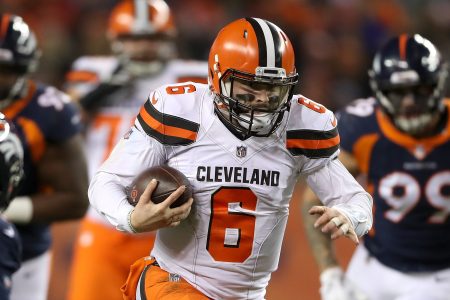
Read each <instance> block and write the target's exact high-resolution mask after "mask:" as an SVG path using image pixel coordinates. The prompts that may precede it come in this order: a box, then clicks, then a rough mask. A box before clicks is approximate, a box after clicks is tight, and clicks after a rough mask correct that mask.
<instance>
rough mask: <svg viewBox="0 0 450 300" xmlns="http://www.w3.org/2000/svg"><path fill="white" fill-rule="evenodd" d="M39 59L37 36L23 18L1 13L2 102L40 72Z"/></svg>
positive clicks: (0, 73) (0, 59)
mask: <svg viewBox="0 0 450 300" xmlns="http://www.w3.org/2000/svg"><path fill="white" fill-rule="evenodd" d="M39 56H40V51H39V49H38V46H37V41H36V37H35V35H34V33H33V32H32V31H31V29H30V27H29V26H28V25H27V23H25V22H24V21H23V19H22V18H21V17H19V16H15V15H10V14H0V75H1V76H2V77H1V78H2V80H1V82H0V100H4V99H11V98H13V97H15V96H17V95H18V94H19V93H20V92H21V90H22V89H23V87H24V77H25V75H26V74H28V73H29V72H32V71H34V70H35V69H36V67H37V63H38V59H39ZM3 106H5V105H3Z"/></svg>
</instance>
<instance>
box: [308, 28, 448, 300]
mask: <svg viewBox="0 0 450 300" xmlns="http://www.w3.org/2000/svg"><path fill="white" fill-rule="evenodd" d="M447 72H448V71H447V65H446V64H445V63H444V61H443V58H442V57H441V55H440V53H439V51H438V50H437V49H436V47H435V46H434V45H433V44H432V43H431V42H430V41H429V40H427V39H426V38H424V37H423V36H421V35H419V34H414V35H406V34H403V35H400V36H398V37H395V38H393V39H391V40H390V41H388V42H387V44H386V45H385V46H384V47H382V48H381V49H380V50H379V51H378V52H377V53H376V55H375V57H374V59H373V65H372V69H371V70H370V71H369V76H370V85H371V87H372V89H373V92H374V97H373V98H368V99H364V100H357V101H355V102H354V103H352V104H350V105H349V106H347V107H346V108H344V109H343V110H342V111H341V112H340V113H339V114H338V116H339V117H338V119H339V125H338V128H339V132H340V135H341V145H342V151H341V154H340V159H341V161H342V162H343V164H344V165H345V166H346V167H347V168H348V169H349V170H350V172H352V173H353V174H355V175H356V174H362V180H364V181H366V182H367V187H368V189H369V191H370V192H371V193H372V196H373V198H374V208H375V210H374V227H373V230H372V231H371V232H370V233H369V234H368V235H367V236H366V238H365V239H364V244H363V245H360V246H359V247H358V248H357V250H356V252H355V253H354V255H353V258H352V260H351V262H350V265H349V267H348V270H347V274H346V276H345V277H344V275H343V271H342V269H341V268H340V267H339V266H338V263H337V262H336V259H335V257H334V253H333V251H332V249H331V242H330V241H329V240H328V239H327V238H326V237H324V236H320V233H318V232H316V231H315V230H314V229H313V227H312V224H313V222H314V220H313V219H311V218H309V217H308V216H307V215H306V214H305V216H304V217H305V220H306V227H307V232H308V234H309V239H310V242H311V243H310V244H311V247H312V249H313V252H314V254H315V258H316V260H317V263H318V265H319V268H320V271H321V276H320V281H321V285H322V287H321V290H320V292H321V295H322V299H323V300H330V299H360V298H358V297H356V296H351V293H353V292H355V291H356V290H359V291H360V292H362V293H363V295H365V296H366V297H367V296H368V297H369V299H371V300H390V299H396V300H399V299H408V300H411V299H417V300H418V299H427V300H438V299H442V300H443V299H449V295H450V239H449V238H448V230H449V229H450V220H449V218H448V216H449V213H450V201H449V200H450V196H449V195H450V194H449V190H448V187H449V186H450V164H449V161H448V153H449V151H450V121H449V109H450V103H449V102H448V101H446V100H444V86H445V81H446V78H447ZM314 198H315V196H314V194H313V193H312V192H311V191H307V192H306V194H305V197H304V200H305V204H304V205H305V208H306V209H305V211H306V210H308V209H309V207H310V206H313V205H316V203H317V200H314ZM338 295H340V296H338ZM366 297H363V298H361V299H366Z"/></svg>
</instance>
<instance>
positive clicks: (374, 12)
mask: <svg viewBox="0 0 450 300" xmlns="http://www.w3.org/2000/svg"><path fill="white" fill-rule="evenodd" d="M166 1H167V2H168V4H169V5H170V7H171V8H172V11H173V13H174V15H175V21H176V24H177V25H178V30H179V46H180V56H181V57H183V58H195V59H206V58H207V55H208V51H209V46H210V44H211V42H212V41H213V39H214V37H215V35H216V33H217V31H218V29H219V28H221V27H222V26H224V25H225V24H227V23H228V22H230V21H231V20H233V19H236V18H240V17H245V16H253V17H261V18H265V19H267V20H270V21H273V22H274V23H276V24H277V25H279V26H280V27H281V28H282V29H283V30H284V31H285V32H286V33H287V34H288V36H289V37H290V38H291V40H292V42H293V44H294V46H295V50H296V56H297V69H298V71H299V74H300V82H299V86H298V91H299V92H300V93H302V94H304V95H305V96H307V97H309V98H311V99H314V100H316V101H318V102H320V103H322V104H324V105H326V106H327V107H329V108H330V109H332V110H336V109H338V108H340V107H342V106H343V105H345V104H347V103H348V102H349V101H351V100H352V99H355V98H359V97H367V96H368V95H370V90H369V87H368V84H367V69H368V68H369V65H370V61H371V59H372V56H373V54H374V52H375V51H376V49H377V48H378V47H379V46H380V45H381V44H382V43H383V42H384V41H386V39H387V38H389V37H391V36H393V35H397V34H400V33H404V32H405V33H414V32H417V33H421V34H423V35H424V36H425V37H428V38H429V39H430V40H431V41H432V42H434V43H435V44H436V45H437V46H438V48H439V49H441V52H442V54H443V55H444V57H446V58H447V60H448V59H449V50H450V1H448V0H428V1H424V0H397V1H394V0H365V1H362V0H276V1H274V0H222V1H219V0H185V1H176V0H166ZM116 3H117V0H95V1H92V0H34V1H30V0H1V1H0V12H9V13H14V14H18V15H21V16H22V17H24V19H25V21H26V22H27V23H28V24H30V25H31V27H32V28H33V29H34V30H35V32H36V33H37V36H38V40H39V44H40V47H41V49H42V51H43V56H42V58H41V62H40V68H39V70H38V72H37V73H36V74H35V75H34V77H35V78H37V79H39V80H42V81H44V82H47V83H50V84H53V85H55V86H57V87H61V86H62V84H63V82H64V74H65V73H66V72H67V70H68V68H69V67H70V64H71V62H72V61H73V60H74V59H75V58H77V57H78V56H80V55H96V54H108V53H109V44H108V41H107V39H106V37H105V31H106V24H107V19H108V14H109V11H110V8H111V7H112V6H113V5H115V4H116ZM448 94H449V91H447V95H448ZM300 189H301V187H298V188H297V190H296V194H295V195H294V198H299V196H298V192H299V190H300ZM299 210H300V208H299V201H298V200H295V201H292V208H291V216H290V219H289V223H288V228H287V234H286V236H285V239H284V246H283V250H282V255H281V258H280V265H279V270H278V271H277V272H275V273H274V274H273V276H272V280H271V282H270V284H269V289H268V294H267V298H268V299H307V300H316V299H319V297H318V288H319V280H318V271H317V268H316V267H315V264H314V262H313V257H312V254H311V252H310V251H309V249H308V246H307V242H306V238H305V234H304V231H303V226H302V222H301V216H300V211H299ZM76 228H77V222H65V223H59V224H57V225H54V226H53V234H54V238H55V240H54V246H53V256H54V263H53V275H52V280H51V284H50V291H49V300H61V299H64V293H65V290H66V276H67V274H68V271H69V270H68V268H69V264H70V259H71V255H72V251H71V248H72V244H73V238H74V232H75V231H76ZM352 250H353V245H352V244H351V243H350V242H348V241H339V242H338V243H337V251H338V254H339V256H340V260H341V262H342V263H343V265H346V264H347V262H348V260H349V258H350V255H351V252H352ZM111 263H113V262H111ZM99 288H101V287H99Z"/></svg>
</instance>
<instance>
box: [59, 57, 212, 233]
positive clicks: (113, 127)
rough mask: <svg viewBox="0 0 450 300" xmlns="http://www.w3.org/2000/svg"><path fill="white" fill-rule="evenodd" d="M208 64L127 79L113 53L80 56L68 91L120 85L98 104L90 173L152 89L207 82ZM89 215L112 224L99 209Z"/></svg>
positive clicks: (89, 139)
mask: <svg viewBox="0 0 450 300" xmlns="http://www.w3.org/2000/svg"><path fill="white" fill-rule="evenodd" d="M207 72H208V65H207V63H206V62H199V61H191V60H189V61H188V60H172V61H169V62H168V63H167V64H166V65H165V66H164V68H163V69H162V70H161V71H160V72H159V73H157V74H154V75H152V76H142V77H138V78H134V79H132V80H127V81H126V83H122V82H119V83H118V82H117V81H124V78H123V76H126V74H127V73H126V72H121V65H120V63H119V61H118V59H117V58H115V57H111V56H86V57H81V58H79V59H77V60H76V61H75V62H74V63H73V66H72V70H71V72H70V73H69V75H68V79H69V80H68V83H67V84H66V90H67V91H68V92H69V93H70V94H72V95H75V97H76V98H82V97H84V96H86V95H87V94H88V93H91V92H93V91H95V90H96V89H101V88H102V87H101V84H105V83H106V84H111V85H114V84H119V85H120V87H118V88H116V89H114V90H113V91H111V92H108V93H107V94H106V95H102V96H101V97H100V99H95V101H99V102H100V103H99V104H95V108H94V109H93V110H94V112H93V113H92V115H93V118H92V119H90V120H89V122H88V124H87V127H86V131H85V153H86V157H87V158H88V161H87V163H88V174H89V178H92V176H93V175H94V173H95V171H97V169H98V168H99V167H100V165H101V164H102V163H103V161H104V160H105V159H106V158H107V157H108V156H109V153H110V152H111V150H112V148H113V147H114V145H115V144H116V143H117V142H118V141H119V140H120V138H121V137H122V136H123V135H124V134H125V133H126V132H127V131H128V130H129V129H130V126H131V125H132V124H133V123H134V120H135V119H136V115H137V113H138V112H139V108H140V107H141V106H142V104H143V103H144V102H145V100H146V99H147V98H148V95H149V92H150V91H151V90H153V89H155V88H157V87H159V86H161V85H162V84H164V83H168V82H183V81H186V80H194V79H199V80H203V82H206V80H207V74H208V73H207ZM88 217H90V218H93V219H95V220H97V221H99V222H103V223H104V224H106V225H108V226H110V224H109V222H107V221H106V220H105V219H104V218H103V217H101V216H100V215H99V214H98V213H97V212H96V211H95V209H92V208H89V210H88Z"/></svg>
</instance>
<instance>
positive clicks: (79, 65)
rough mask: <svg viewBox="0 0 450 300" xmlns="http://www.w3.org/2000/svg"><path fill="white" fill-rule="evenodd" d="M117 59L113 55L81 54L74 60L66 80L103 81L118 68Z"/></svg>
mask: <svg viewBox="0 0 450 300" xmlns="http://www.w3.org/2000/svg"><path fill="white" fill-rule="evenodd" d="M118 66H119V61H118V59H117V58H115V57H113V56H82V57H80V58H78V59H77V60H75V61H74V63H73V64H72V68H71V70H70V72H69V73H68V74H67V80H68V81H85V82H86V81H88V82H92V81H100V82H104V81H107V80H109V79H110V78H111V75H112V74H113V73H114V71H115V70H116V69H117V68H118Z"/></svg>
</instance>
